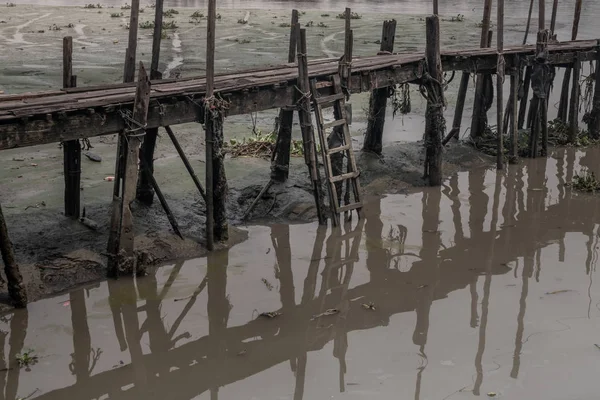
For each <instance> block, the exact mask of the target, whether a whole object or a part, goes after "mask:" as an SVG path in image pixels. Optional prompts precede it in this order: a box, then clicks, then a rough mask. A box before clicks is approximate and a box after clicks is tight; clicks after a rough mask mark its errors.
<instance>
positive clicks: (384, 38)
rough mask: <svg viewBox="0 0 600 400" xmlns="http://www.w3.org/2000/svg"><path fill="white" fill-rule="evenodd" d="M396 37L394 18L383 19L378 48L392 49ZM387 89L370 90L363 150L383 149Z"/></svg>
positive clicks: (384, 50) (377, 150)
mask: <svg viewBox="0 0 600 400" xmlns="http://www.w3.org/2000/svg"><path fill="white" fill-rule="evenodd" d="M395 37H396V20H391V21H384V22H383V30H382V33H381V47H380V50H381V51H382V52H386V53H392V52H393V51H394V39H395ZM388 93H389V89H388V88H381V89H375V90H373V91H372V92H371V98H370V100H369V119H368V123H367V132H366V134H365V142H364V144H363V149H362V150H363V151H367V152H370V153H375V154H379V155H380V154H381V152H382V150H383V128H384V126H385V111H386V108H387V98H388Z"/></svg>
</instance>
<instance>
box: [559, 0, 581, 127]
mask: <svg viewBox="0 0 600 400" xmlns="http://www.w3.org/2000/svg"><path fill="white" fill-rule="evenodd" d="M582 1H583V0H576V1H575V14H574V16H573V28H572V31H571V40H577V35H578V33H579V20H580V19H581V7H582ZM571 72H572V69H571V67H567V68H565V75H564V78H563V84H562V89H561V92H560V102H559V105H558V117H557V118H558V119H559V120H561V121H563V122H565V123H566V122H567V116H569V115H570V114H569V111H568V108H569V83H570V81H571Z"/></svg>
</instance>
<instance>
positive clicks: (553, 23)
mask: <svg viewBox="0 0 600 400" xmlns="http://www.w3.org/2000/svg"><path fill="white" fill-rule="evenodd" d="M557 14H558V0H554V2H553V3H552V19H551V20H550V32H552V35H554V30H555V29H556V16H557Z"/></svg>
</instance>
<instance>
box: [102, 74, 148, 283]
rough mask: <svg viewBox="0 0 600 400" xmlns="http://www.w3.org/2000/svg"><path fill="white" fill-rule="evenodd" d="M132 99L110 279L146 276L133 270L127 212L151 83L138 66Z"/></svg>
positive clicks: (141, 269)
mask: <svg viewBox="0 0 600 400" xmlns="http://www.w3.org/2000/svg"><path fill="white" fill-rule="evenodd" d="M135 98H136V100H135V105H134V108H133V115H132V117H131V119H132V121H134V122H133V123H132V126H131V128H130V130H127V131H125V132H124V133H123V136H124V137H125V141H126V142H127V153H126V158H125V163H124V174H123V195H122V196H121V199H120V202H119V203H120V207H118V208H117V209H113V212H118V213H119V214H120V218H115V217H114V216H113V218H112V222H113V223H114V222H118V224H119V225H118V227H112V226H111V231H112V230H116V231H117V232H118V235H117V236H116V238H115V240H114V242H112V243H111V242H109V263H108V274H109V276H111V277H118V276H120V275H133V274H134V273H135V274H137V275H143V274H144V273H145V269H144V267H143V266H138V268H136V262H135V261H136V260H135V253H134V237H135V235H134V231H133V214H132V212H131V208H130V206H131V203H132V202H133V201H134V200H135V190H136V186H137V179H138V152H139V149H140V145H141V138H142V137H143V135H144V134H145V129H144V126H146V119H147V116H148V104H149V102H150V79H148V75H147V74H146V70H145V68H144V65H143V64H142V63H141V62H140V69H139V72H138V87H137V91H136V96H135Z"/></svg>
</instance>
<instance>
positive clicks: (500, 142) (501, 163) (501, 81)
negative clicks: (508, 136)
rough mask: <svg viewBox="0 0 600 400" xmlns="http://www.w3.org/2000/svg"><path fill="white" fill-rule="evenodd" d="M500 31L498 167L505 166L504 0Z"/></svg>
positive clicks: (497, 102)
mask: <svg viewBox="0 0 600 400" xmlns="http://www.w3.org/2000/svg"><path fill="white" fill-rule="evenodd" d="M497 17H498V33H497V34H496V40H497V47H498V66H497V68H496V96H497V97H496V112H497V120H496V121H497V124H496V130H497V133H496V134H497V136H498V137H497V139H498V142H497V147H496V152H497V154H496V167H497V168H498V169H503V168H504V143H503V136H504V132H503V131H502V126H503V121H504V119H503V117H502V113H503V111H504V110H503V109H502V107H504V100H503V94H504V74H505V70H504V55H503V53H504V0H498V10H497Z"/></svg>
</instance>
